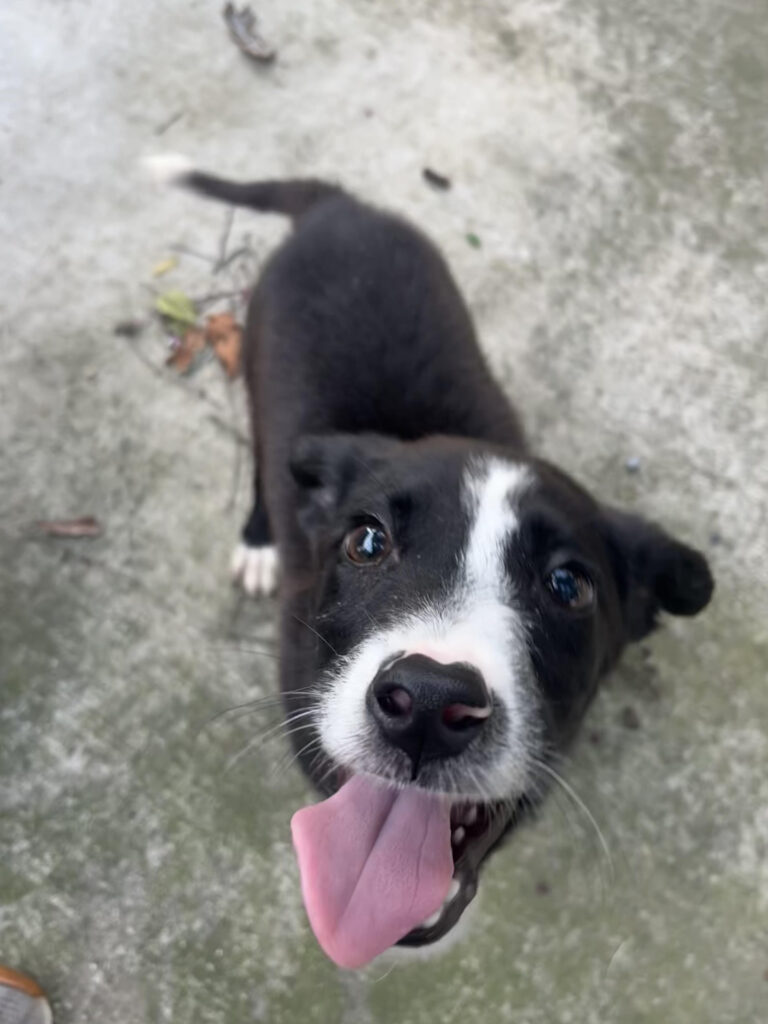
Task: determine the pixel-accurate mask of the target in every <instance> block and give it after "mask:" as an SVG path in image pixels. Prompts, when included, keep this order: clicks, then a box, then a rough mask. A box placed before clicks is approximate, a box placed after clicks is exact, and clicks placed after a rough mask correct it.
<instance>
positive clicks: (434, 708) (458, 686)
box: [367, 654, 491, 775]
mask: <svg viewBox="0 0 768 1024" xmlns="http://www.w3.org/2000/svg"><path fill="white" fill-rule="evenodd" d="M367 703H368V710H369V712H370V714H371V715H372V716H373V718H374V719H375V721H376V722H377V724H378V726H379V728H380V729H381V732H382V733H383V735H384V736H385V737H386V739H387V740H388V741H389V742H390V743H391V744H392V746H394V747H398V748H399V749H400V750H403V751H405V753H406V754H407V755H408V757H409V758H410V759H411V762H412V764H413V770H414V775H415V774H416V772H417V771H418V767H419V764H421V762H422V761H430V760H435V759H437V758H443V757H455V756H456V755H457V754H460V753H461V752H462V751H463V750H466V748H467V747H468V746H469V744H470V743H471V742H472V740H473V739H475V737H476V736H478V735H479V734H480V733H481V732H482V730H483V729H484V727H485V725H486V723H487V721H488V719H489V718H490V715H491V699H490V696H489V694H488V690H487V688H486V685H485V682H484V680H483V677H482V676H481V675H480V673H479V672H478V671H477V670H476V669H474V668H472V666H471V665H466V664H464V663H463V662H454V663H452V664H450V665H443V664H441V663H440V662H438V661H433V660H432V659H431V658H427V657H426V656H425V655H423V654H410V655H407V656H406V657H404V658H399V659H398V660H397V661H395V662H393V663H392V662H389V663H387V664H385V666H383V667H382V668H381V669H380V670H379V672H378V674H377V675H376V678H375V679H374V680H373V682H372V683H371V685H370V687H369V688H368V697H367Z"/></svg>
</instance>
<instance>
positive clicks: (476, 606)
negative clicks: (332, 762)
mask: <svg viewBox="0 0 768 1024" xmlns="http://www.w3.org/2000/svg"><path fill="white" fill-rule="evenodd" d="M531 482H532V475H531V471H530V470H529V469H528V468H527V467H525V466H521V465H520V464H518V463H514V462H508V461H506V460H504V459H501V458H496V457H485V458H476V459H473V461H472V462H471V463H470V465H469V466H468V468H467V470H466V474H465V478H464V487H463V494H462V504H463V508H462V509H456V515H457V516H459V515H464V516H465V517H466V518H467V520H468V531H467V536H466V542H465V546H464V549H463V551H460V552H456V553H454V552H446V556H445V557H446V572H448V571H450V570H451V569H452V568H453V566H454V565H455V561H454V559H455V558H456V557H457V556H458V559H459V571H458V574H457V580H456V584H455V586H454V587H453V590H452V592H451V593H450V594H448V595H447V596H442V597H440V598H431V599H430V600H429V601H428V602H425V604H424V605H423V607H422V608H420V609H419V610H418V611H415V612H409V613H406V614H405V615H404V616H403V618H402V619H401V620H400V621H399V622H396V623H394V624H393V625H390V626H389V627H388V628H387V629H385V630H381V631H378V632H374V633H372V634H370V635H369V636H368V637H367V638H366V639H365V640H364V641H363V642H362V643H361V644H359V645H358V646H357V647H356V648H355V649H354V650H353V651H352V653H351V654H350V655H349V656H348V657H347V658H346V659H345V660H344V662H343V663H342V665H341V666H340V668H339V669H338V670H337V672H336V674H335V675H334V677H333V678H332V679H331V680H330V683H329V686H328V688H327V690H326V692H325V694H324V697H323V702H322V706H321V715H320V731H321V735H322V738H323V743H324V745H325V747H326V749H327V750H328V752H329V753H330V754H331V755H332V756H335V757H337V758H338V759H339V760H340V761H341V762H342V763H344V764H346V765H350V766H352V767H353V768H354V767H357V768H358V769H360V770H367V771H375V765H374V764H373V763H372V760H371V755H370V751H369V750H368V747H369V742H370V735H371V723H370V721H369V719H368V716H367V712H366V707H365V696H366V692H367V690H368V687H369V686H370V684H371V682H372V681H373V679H374V677H375V675H376V673H377V672H378V671H379V669H380V668H381V666H382V664H383V663H384V662H386V661H387V659H391V658H392V657H393V656H398V655H401V654H424V655H426V656H427V657H429V658H432V659H433V660H435V661H439V662H442V663H444V664H450V663H451V662H465V663H468V664H470V665H473V666H474V667H475V668H476V669H477V670H478V671H479V672H480V674H481V675H482V676H483V678H484V679H485V682H486V685H487V686H488V689H489V690H490V692H491V693H492V695H494V696H495V697H496V698H497V699H498V700H499V701H500V702H501V704H502V705H503V706H504V709H505V711H506V720H507V730H506V737H505V740H504V742H503V743H502V744H499V747H500V749H499V750H497V751H496V752H495V753H490V752H489V755H488V763H487V765H477V764H475V765H474V766H473V769H472V770H473V773H474V774H475V776H477V775H479V776H480V777H481V778H482V784H483V794H475V795H484V796H486V797H488V798H496V797H505V796H508V795H510V793H513V792H515V791H521V790H522V788H523V787H524V785H525V783H526V781H527V774H528V771H529V769H530V764H529V755H530V748H531V742H532V732H531V730H532V727H533V722H532V717H533V715H532V711H533V707H534V701H533V696H532V692H531V686H532V683H531V680H532V669H531V666H530V658H529V656H528V652H527V646H526V638H525V628H524V625H523V622H522V620H521V617H520V615H519V613H518V612H517V611H516V609H515V607H514V604H515V602H514V594H513V592H512V591H513V588H512V584H511V581H510V580H509V578H508V575H507V572H506V569H505V564H504V563H505V559H504V551H505V547H506V546H507V545H508V544H509V543H510V541H511V540H512V538H513V537H514V534H515V531H516V530H517V529H518V526H519V520H518V515H517V511H518V507H519V499H520V497H521V495H522V493H523V492H524V491H525V489H526V488H527V487H528V486H529V485H530V484H531ZM478 768H479V772H478ZM469 788H470V786H469V784H468V786H467V790H469Z"/></svg>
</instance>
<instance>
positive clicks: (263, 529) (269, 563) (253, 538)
mask: <svg viewBox="0 0 768 1024" xmlns="http://www.w3.org/2000/svg"><path fill="white" fill-rule="evenodd" d="M255 477H256V479H255V481H254V502H253V508H252V510H251V514H250V515H249V516H248V519H247V520H246V522H245V525H244V526H243V532H242V535H241V540H240V543H239V544H238V545H237V547H236V548H235V550H234V552H233V555H232V577H233V579H234V580H235V582H238V583H240V584H241V585H242V587H243V590H245V592H246V594H250V595H251V597H258V596H263V597H267V596H269V595H270V594H273V593H274V592H275V590H276V589H277V570H278V564H277V548H276V547H275V545H274V544H273V542H272V531H271V530H270V526H269V519H268V518H267V510H266V508H265V506H264V502H263V500H262V498H261V496H260V490H261V488H260V486H259V474H258V470H257V471H256V474H255Z"/></svg>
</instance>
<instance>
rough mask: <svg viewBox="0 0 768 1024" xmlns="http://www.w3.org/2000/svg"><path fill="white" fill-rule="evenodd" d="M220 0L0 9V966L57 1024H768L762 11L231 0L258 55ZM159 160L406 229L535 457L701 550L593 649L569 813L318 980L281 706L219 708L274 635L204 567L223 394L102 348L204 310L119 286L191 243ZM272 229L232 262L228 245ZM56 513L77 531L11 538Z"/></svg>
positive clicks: (767, 143) (712, 6)
mask: <svg viewBox="0 0 768 1024" xmlns="http://www.w3.org/2000/svg"><path fill="white" fill-rule="evenodd" d="M219 6H220V5H219V4H218V3H217V2H213V0H210V2H208V0H206V2H194V0H192V2H189V0H186V2H181V0H169V2H167V3H162V4H157V3H150V2H148V0H134V2H132V3H130V4H125V3H118V2H116V0H100V2H96V0H71V2H69V3H66V4H64V3H56V2H53V0H44V2H42V3H37V4H29V3H28V2H22V0H5V3H4V4H3V7H2V11H1V12H0V55H1V57H2V59H0V90H1V91H0V132H1V133H2V153H3V160H2V170H1V171H0V209H1V210H2V214H1V215H0V251H2V254H3V267H2V275H1V276H0V306H1V308H0V515H1V517H2V519H1V524H0V676H1V679H0V779H1V780H2V789H1V790H0V962H5V963H8V964H9V965H12V966H15V967H18V968H22V969H25V970H27V971H29V972H31V973H33V974H34V975H35V976H36V977H37V978H38V979H39V980H40V982H41V983H42V984H43V985H44V986H45V987H46V989H47V991H48V992H49V993H50V996H51V1000H52V1003H53V1006H54V1009H55V1013H56V1019H57V1021H58V1022H59V1024H82V1022H86V1021H91V1022H97V1021H98V1022H99V1024H144V1022H147V1024H154V1022H156V1021H171V1022H173V1024H188V1022H189V1024H191V1022H194V1024H214V1022H216V1024H219V1022H227V1024H241V1022H242V1024H245V1022H250V1021H269V1022H270V1024H284V1022H285V1024H287V1022H289V1021H304V1022H311V1021H317V1022H321V1021H322V1022H328V1021H340V1022H345V1024H395V1022H397V1024H427V1022H429V1024H435V1022H440V1024H453V1022H456V1024H459V1022H461V1024H472V1022H481V1021H482V1022H488V1021H493V1022H496V1021H498V1022H507V1021H508V1022H514V1024H567V1022H573V1024H592V1022H595V1024H641V1022H643V1024H645V1022H659V1024H691V1022H694V1021H695V1022H697V1024H700V1022H710V1021H711V1022H717V1024H724V1022H728V1024H732V1022H738V1024H759V1022H764V1021H766V1020H768V974H767V973H766V972H768V735H767V732H768V678H767V677H768V589H767V588H766V565H768V550H767V546H766V539H767V538H768V515H767V514H766V511H767V496H768V457H767V455H766V445H767V443H768V442H767V441H766V439H768V355H766V333H767V332H766V328H767V327H768V317H767V316H766V296H767V295H768V263H767V261H766V256H767V249H768V217H767V216H766V195H768V192H767V191H766V185H767V182H766V153H768V117H767V116H766V114H767V113H768V56H766V55H767V54H768V20H767V19H766V16H765V15H766V11H765V5H764V3H763V2H762V0H739V2H734V0H680V2H678V3H669V2H666V0H638V2H637V3H632V4H618V3H614V2H610V0H582V2H579V3H566V2H561V0H551V2H550V0H548V2H541V0H517V2H503V3H498V4H488V5H480V4H474V3H468V2H464V0H447V2H444V3H427V2H425V0H415V2H414V0H408V2H405V0H392V2H390V3H387V4H372V3H366V2H363V0H350V2H346V3H342V2H338V0H313V2H312V3H310V2H309V0H286V2H283V3H279V4H278V3H276V2H271V0H267V2H265V3H261V4H259V5H258V10H259V14H260V15H261V19H262V27H263V31H264V33H265V34H266V35H268V37H269V38H270V40H272V41H274V43H275V45H276V47H277V49H278V59H277V61H276V63H275V64H273V65H272V66H269V67H258V66H255V65H253V64H249V63H248V62H246V61H245V60H244V59H243V57H242V56H241V55H240V54H239V53H238V52H237V51H236V49H235V48H234V46H233V45H232V43H231V42H230V40H229V39H228V37H227V34H226V31H225V28H224V25H223V23H222V21H221V18H220V14H219ZM159 149H166V150H168V149H170V150H175V151H181V152H184V153H187V154H189V155H191V156H193V157H194V158H195V159H196V160H198V162H199V163H200V164H201V165H202V166H204V167H207V168H211V169H216V170H220V171H221V172H225V173H230V174H233V175H241V176H254V177H255V176H259V175H279V174H289V173H290V174H299V173H311V174H317V175H326V176H330V177H333V178H336V179H338V180H340V181H343V182H344V183H346V184H347V185H349V186H350V187H352V188H354V189H356V190H358V191H359V192H360V193H361V194H363V195H365V196H367V197H369V198H370V199H372V200H374V201H376V202H379V203H381V204H385V205H387V206H389V207H392V208H394V209H396V210H399V211H401V212H403V213H405V214H407V215H410V216H412V217H413V218H414V219H415V220H416V221H417V222H418V223H419V224H421V225H422V226H423V227H424V228H425V229H426V230H427V231H428V232H429V233H430V234H431V235H432V236H433V237H434V238H435V239H436V240H437V241H438V243H439V244H440V245H441V246H442V247H443V249H444V251H445V252H446V255H447V257H448V259H449V261H450V263H451V265H452V267H453V268H454V270H455V273H456V275H457V277H458V279H459V281H460V283H461V286H462V288H463V289H464V291H465V294H466V295H467V297H468V300H469V302H470V304H471V307H472V309H473V312H474V314H475V316H476V318H477V322H478V326H479V329H480V333H481V336H482V339H483V344H484V346H485V347H486V350H487V352H488V354H489V357H490V359H491V360H492V362H493V365H494V367H495V369H496V371H497V372H498V373H499V374H500V376H501V377H502V379H503V380H504V381H505V382H506V384H507V385H508V387H509V390H510V393H511V394H513V395H514V396H515V397H516V400H517V403H518V405H519V407H520V409H521V412H522V413H523V415H524V417H525V419H526V421H527V423H528V426H529V429H530V432H531V436H532V438H533V439H534V440H535V442H536V444H537V445H538V446H539V447H540V450H541V451H542V452H544V453H545V454H546V455H547V456H549V457H551V458H553V459H555V460H557V461H559V462H560V463H562V464H563V465H564V466H565V467H567V468H568V469H570V470H571V471H572V472H573V473H574V474H575V475H577V476H578V477H579V478H580V479H582V480H583V481H584V482H585V483H586V484H587V485H589V486H590V487H592V488H594V489H595V490H596V491H597V492H598V493H599V494H600V495H601V496H603V497H604V498H605V499H607V500H612V501H615V502H617V503H620V504H623V505H625V506H627V507H632V508H635V509H638V510H641V511H643V512H644V513H646V514H648V515H650V516H652V517H654V518H657V519H658V520H660V521H661V522H663V523H665V524H666V525H667V526H668V527H669V528H670V529H672V530H674V531H676V532H677V533H678V534H679V535H681V536H682V537H684V538H686V539H687V540H688V541H689V542H690V543H693V544H696V545H698V546H699V547H701V548H702V549H704V550H705V551H706V552H707V554H708V556H709V558H710V559H711V562H712V566H713V569H714V572H715V575H716V578H717V594H716V599H715V601H714V602H713V604H712V606H711V608H710V609H709V610H708V611H707V612H706V613H705V614H704V615H702V616H701V617H700V618H698V619H695V620H692V621H669V622H666V623H665V624H664V627H663V629H662V630H661V631H660V632H659V633H657V634H656V635H655V636H654V637H653V638H651V639H650V640H649V641H648V642H647V643H644V644H643V645H642V646H641V647H639V648H637V649H635V650H633V651H632V652H630V653H629V654H628V656H627V658H626V660H625V662H624V663H623V666H622V667H621V669H620V670H619V671H618V672H616V673H615V675H614V676H613V678H612V679H611V680H610V681H608V683H607V684H606V686H605V688H604V690H603V692H602V693H601V695H600V697H599V699H598V700H597V702H596V704H595V706H594V708H593V710H592V712H591V714H590V717H589V720H588V722H587V723H586V727H585V729H584V733H583V736H582V739H581V741H580V743H579V744H578V745H577V746H576V748H575V749H574V751H573V753H572V756H571V758H570V761H569V763H568V765H567V766H566V768H565V769H564V770H565V774H566V778H567V780H568V783H569V785H570V787H572V789H573V791H574V793H575V794H577V795H578V799H576V798H573V797H571V796H570V795H568V794H566V793H565V792H563V791H558V792H555V793H554V794H553V796H552V798H551V799H550V800H549V802H548V803H547V805H546V807H545V809H544V811H543V812H542V814H541V816H540V817H539V819H538V820H537V821H536V822H535V823H533V824H532V825H530V826H528V827H526V828H525V829H523V830H521V832H520V833H519V834H518V835H517V836H516V837H515V838H514V840H513V841H512V842H510V843H509V845H508V847H507V848H506V849H504V850H503V851H501V852H500V853H499V854H498V855H497V856H496V857H495V858H494V859H493V860H492V862H491V863H490V865H489V866H488V869H487V871H486V872H485V877H484V881H483V884H482V886H481V894H480V896H479V898H478V901H477V902H478V905H477V908H476V910H475V912H474V914H473V920H472V927H471V929H470V932H469V935H468V938H467V939H466V940H465V941H464V942H463V943H461V944H459V945H457V946H456V947H455V948H454V949H453V950H452V951H450V952H448V953H446V954H445V956H444V957H442V958H441V959H437V960H434V961H429V962H425V963H415V964H414V963H410V964H405V965H397V966H394V967H393V966H391V965H390V964H389V962H385V963H377V964H375V965H373V966H372V967H371V968H369V969H368V970H366V971H364V972H361V973H360V974H344V973H342V972H339V971H337V970H336V969H335V968H334V967H333V966H332V965H331V964H330V963H329V962H328V961H326V960H325V959H324V957H323V956H322V954H321V953H320V951H319V949H318V948H317V946H316V943H315V942H314V940H313V938H312V936H311V934H310V932H309V929H308V926H307V924H306V921H305V918H304V913H303V909H302V905H301V900H300V896H299V890H298V879H297V871H296V866H295V863H294V859H293V855H292V851H291V846H290V839H289V829H288V822H289V817H290V814H291V813H292V811H293V810H294V809H296V808H297V807H298V806H300V805H301V803H302V802H303V801H306V800H307V799H309V793H308V791H307V789H306V787H305V784H304V782H303V780H302V778H301V777H300V776H299V774H298V772H297V770H296V768H295V766H292V765H290V764H289V754H288V748H287V746H286V744H285V742H284V740H283V739H282V738H281V737H280V736H279V734H278V733H275V734H274V735H273V736H267V737H265V738H264V739H262V740H259V739H258V737H259V736H260V735H263V734H264V732H265V731H266V730H268V729H270V728H272V727H273V726H275V725H276V724H277V723H278V722H279V713H278V711H277V709H276V708H270V707H268V706H267V707H265V708H263V709H262V710H261V711H259V712H258V713H257V712H253V713H250V714H245V715H244V716H242V717H240V716H237V715H230V716H225V717H224V718H220V719H215V718H214V716H215V715H216V714H217V712H219V711H221V710H223V709H225V708H228V707H233V706H235V705H239V704H243V703H245V702H248V701H251V700H254V699H255V698H257V697H259V696H262V695H265V694H269V693H271V692H273V690H274V686H275V660H274V655H275V644H274V625H273V623H274V613H275V609H274V607H273V605H272V604H271V603H269V602H264V603H253V602H247V601H244V600H241V598H240V597H239V596H238V594H237V593H236V592H235V591H233V590H232V588H231V587H230V585H229V582H228V575H227V563H228V558H229V551H230V548H231V546H232V544H233V541H234V539H235V536H236V533H237V529H238V525H239V522H240V520H241V519H242V517H243V515H244V513H245V511H246V506H247V501H248V494H247V476H248V472H247V467H246V465H245V462H244V461H243V460H244V459H247V452H246V451H245V450H244V449H242V447H241V446H239V445H238V443H237V442H236V441H235V439H234V436H233V434H232V429H233V427H234V429H236V430H242V429H244V418H243V416H242V396H241V395H240V394H239V391H238V389H237V388H235V389H234V390H233V391H231V392H230V391H228V390H227V388H226V387H225V385H224V383H223V380H222V377H221V374H220V373H219V372H218V370H217V368H216V367H215V366H214V365H213V364H209V365H207V366H205V367H204V368H203V369H202V370H201V371H200V372H199V373H198V374H196V375H195V376H193V377H191V378H189V379H185V380H182V381H180V380H179V379H178V378H177V377H175V376H174V374H173V372H172V371H170V370H166V369H165V368H164V366H163V359H164V348H163V340H162V337H161V335H160V333H159V331H158V330H157V329H156V327H155V326H152V325H150V326H148V327H146V329H145V330H144V331H143V332H142V333H141V334H140V335H139V336H138V337H137V338H134V339H132V340H129V339H126V338H123V337H119V336H115V335H114V334H113V326H114V324H115V323H116V322H117V321H120V320H124V319H125V318H126V317H128V318H130V317H137V318H139V319H144V318H145V316H146V311H147V309H148V307H149V306H150V304H151V296H150V292H149V291H148V290H147V287H146V286H147V284H151V285H152V286H153V287H155V288H158V289H162V288H166V287H176V288H181V289H183V290H185V291H187V292H189V293H190V294H192V295H199V294H200V293H201V289H202V290H205V289H206V288H208V287H209V286H210V272H209V269H208V267H207V265H206V264H205V263H204V262H203V261H201V260H195V258H194V257H185V258H183V259H182V261H181V263H180V264H179V266H178V267H177V268H176V269H175V270H173V271H171V272H170V273H169V274H167V275H166V276H165V277H164V278H162V279H153V278H152V276H151V268H152V266H153V265H154V264H155V263H156V262H157V261H159V260H161V259H163V258H165V257H167V256H168V255H169V252H170V246H171V245H172V244H174V243H180V244H182V245H184V246H186V247H187V248H189V249H192V250H196V251H202V252H208V253H210V252H214V253H215V251H216V247H217V244H218V238H219V234H220V231H221V227H222V219H223V216H224V211H223V210H221V209H220V208H217V207H216V206H215V204H207V203H204V202H201V201H198V200H195V199H194V198H191V197H188V196H183V195H176V194H158V193H156V192H155V191H153V190H152V189H151V188H149V187H148V186H147V185H146V184H145V183H144V181H143V180H142V178H141V176H140V174H139V173H138V172H137V170H136V169H135V162H136V159H137V158H138V157H139V156H140V155H142V154H145V153H149V152H153V151H157V150H159ZM425 166H430V167H432V168H434V169H435V170H437V171H439V172H441V173H443V174H447V175H448V176H449V177H450V178H451V179H452V182H453V188H452V189H451V190H450V191H448V192H438V191H435V190H433V189H431V188H430V187H429V186H428V185H427V184H426V183H425V182H424V181H423V180H422V176H421V172H422V168H423V167H425ZM284 230H285V225H284V224H283V223H281V222H279V221H278V220H276V219H274V218H263V219H261V220H259V219H257V218H255V217H250V216H248V215H246V214H238V215H237V218H236V221H235V225H234V231H233V238H234V239H235V240H241V239H242V238H243V237H244V236H245V235H246V234H248V235H250V239H251V241H250V244H251V247H252V248H253V250H254V252H255V253H256V259H257V260H261V259H263V257H264V256H265V254H266V253H267V252H268V250H269V248H270V246H272V245H273V244H274V243H275V241H276V240H277V239H279V237H280V236H281V234H282V232H283V231H284ZM478 242H479V245H478ZM230 399H231V401H230ZM238 453H239V454H238ZM238 459H239V465H240V472H239V475H238V479H237V480H235V477H236V473H235V470H236V467H237V464H238ZM628 460H630V461H629V467H630V469H632V470H634V471H633V472H629V471H628V469H627V462H628ZM233 494H234V499H233ZM79 515H94V516H96V517H97V518H98V519H99V521H100V522H101V524H102V526H103V533H102V535H101V536H100V537H99V538H96V539H91V540H83V539H81V540H66V539H65V540H61V539H51V538H45V537H41V536H39V535H38V534H36V533H35V531H34V530H33V529H32V527H31V526H30V524H31V523H32V522H33V521H34V520H38V519H50V518H54V517H70V516H79ZM254 739H255V740H256V741H257V742H255V744H254V745H253V746H252V747H251V748H250V749H249V750H248V751H247V752H246V753H244V754H243V756H242V757H239V758H238V756H237V755H238V754H239V752H240V751H241V750H243V748H244V747H245V746H246V745H247V744H248V743H249V741H252V740H254ZM584 807H586V808H588V809H589V814H587V812H586V811H585V810H584ZM598 828H599V830H600V833H601V836H602V838H600V836H598V834H597V829H598ZM606 849H607V852H606Z"/></svg>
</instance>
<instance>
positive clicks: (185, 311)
mask: <svg viewBox="0 0 768 1024" xmlns="http://www.w3.org/2000/svg"><path fill="white" fill-rule="evenodd" d="M155 309H156V310H157V312H158V313H160V315H161V316H164V317H167V318H168V319H169V320H173V322H174V323H175V324H181V325H182V326H183V327H191V326H192V325H193V324H194V323H196V322H197V310H196V309H195V307H194V304H193V302H192V300H191V299H190V298H189V296H188V295H185V294H184V292H163V294H162V295H158V297H157V298H156V299H155Z"/></svg>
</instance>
